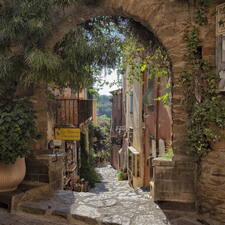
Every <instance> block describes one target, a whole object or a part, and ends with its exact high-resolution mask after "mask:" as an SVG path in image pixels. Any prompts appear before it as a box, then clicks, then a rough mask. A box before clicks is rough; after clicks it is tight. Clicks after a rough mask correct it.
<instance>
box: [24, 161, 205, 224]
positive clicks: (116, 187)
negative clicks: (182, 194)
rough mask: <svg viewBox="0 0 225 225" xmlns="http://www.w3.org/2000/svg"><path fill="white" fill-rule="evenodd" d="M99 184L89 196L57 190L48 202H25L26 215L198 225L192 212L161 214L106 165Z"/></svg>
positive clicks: (71, 220) (73, 220)
mask: <svg viewBox="0 0 225 225" xmlns="http://www.w3.org/2000/svg"><path fill="white" fill-rule="evenodd" d="M97 170H98V172H99V173H100V174H101V175H102V177H103V180H102V183H99V184H97V185H96V187H95V188H94V189H92V190H91V191H90V192H88V193H75V192H71V191H57V192H56V193H54V194H53V195H52V196H50V197H49V198H48V199H46V198H45V199H40V200H39V201H35V202H25V203H23V204H22V205H21V206H20V208H21V210H22V211H23V212H25V213H30V214H36V215H39V216H40V215H41V216H42V217H44V218H48V219H51V220H52V221H53V220H54V221H57V222H67V223H71V224H77V225H89V224H96V225H165V224H167V225H170V224H171V225H200V224H201V223H198V222H197V217H196V214H195V213H192V212H182V211H179V212H178V211H174V210H172V211H171V210H166V211H163V210H161V209H160V208H159V206H158V205H157V204H155V203H154V202H153V200H152V199H151V197H149V194H148V192H143V191H142V190H136V191H134V190H133V189H132V188H131V187H130V186H129V185H128V182H127V181H118V180H117V178H116V171H115V170H114V169H113V168H112V167H111V166H109V165H105V166H102V167H99V168H98V169H97Z"/></svg>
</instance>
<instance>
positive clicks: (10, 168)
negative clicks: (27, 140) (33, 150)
mask: <svg viewBox="0 0 225 225" xmlns="http://www.w3.org/2000/svg"><path fill="white" fill-rule="evenodd" d="M25 172H26V166H25V159H24V158H17V160H16V162H15V163H14V164H9V165H7V164H3V163H0V192H7V191H13V190H15V189H16V188H17V186H18V185H19V184H20V183H21V182H22V181H23V179H24V177H25Z"/></svg>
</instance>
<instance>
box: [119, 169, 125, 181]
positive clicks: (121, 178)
mask: <svg viewBox="0 0 225 225" xmlns="http://www.w3.org/2000/svg"><path fill="white" fill-rule="evenodd" d="M117 179H118V180H120V181H121V180H127V174H126V173H124V172H123V171H119V172H118V173H117Z"/></svg>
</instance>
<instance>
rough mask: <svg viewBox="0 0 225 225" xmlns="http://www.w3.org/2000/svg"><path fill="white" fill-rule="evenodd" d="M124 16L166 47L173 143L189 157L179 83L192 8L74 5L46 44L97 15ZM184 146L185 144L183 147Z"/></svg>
mask: <svg viewBox="0 0 225 225" xmlns="http://www.w3.org/2000/svg"><path fill="white" fill-rule="evenodd" d="M110 15H114V16H124V17H130V18H133V19H134V20H136V21H138V22H140V23H141V24H142V25H144V26H145V27H147V28H148V29H149V30H151V31H152V32H153V33H154V34H155V35H156V36H157V38H158V39H159V40H160V41H161V43H162V44H163V46H164V47H165V48H166V49H167V52H168V55H169V57H170V59H171V63H172V72H173V79H172V83H173V118H174V120H173V134H174V135H173V143H174V150H175V155H176V157H175V158H176V159H177V160H179V159H182V158H186V157H187V156H186V151H185V150H184V146H183V143H184V142H183V137H184V136H185V125H186V113H185V108H184V106H183V96H182V87H180V86H179V77H180V73H181V72H182V71H183V68H184V65H185V60H184V55H185V50H186V49H185V43H184V40H183V37H184V34H185V31H186V29H185V28H186V25H187V22H186V21H190V18H191V17H190V8H189V7H188V5H187V4H184V3H179V2H177V1H173V2H168V1H166V0H163V1H160V2H159V1H156V0H151V1H146V0H142V1H140V0H132V1H131V0H130V1H127V0H123V1H115V0H105V1H103V3H102V4H101V5H100V6H98V7H84V6H80V5H75V6H73V7H71V8H68V9H66V10H65V11H64V12H63V13H62V14H61V15H59V18H58V21H57V22H56V23H55V25H54V30H53V35H52V36H51V37H49V38H48V40H46V47H47V48H49V49H52V48H53V46H54V45H55V44H56V43H57V42H58V41H59V40H61V39H62V38H63V36H64V35H65V34H66V33H67V32H68V31H69V30H70V29H71V28H72V27H73V26H75V25H77V24H79V23H82V22H84V21H85V20H87V19H89V18H92V17H97V16H110ZM181 146H182V147H181Z"/></svg>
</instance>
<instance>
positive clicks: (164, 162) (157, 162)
mask: <svg viewBox="0 0 225 225" xmlns="http://www.w3.org/2000/svg"><path fill="white" fill-rule="evenodd" d="M153 166H172V167H173V166H174V161H173V160H172V159H171V158H165V157H158V158H155V159H153Z"/></svg>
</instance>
